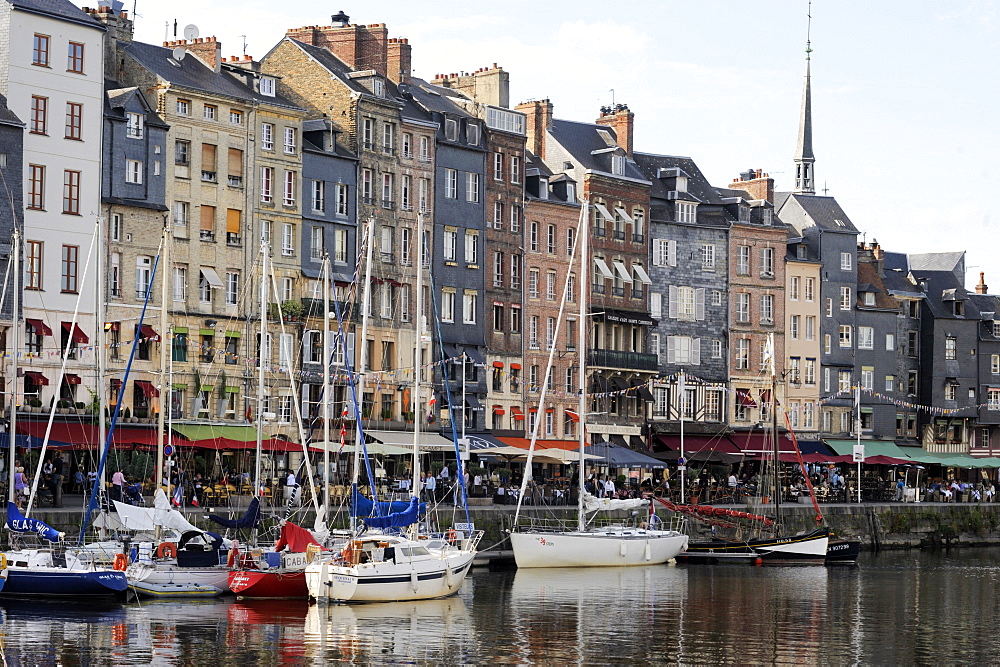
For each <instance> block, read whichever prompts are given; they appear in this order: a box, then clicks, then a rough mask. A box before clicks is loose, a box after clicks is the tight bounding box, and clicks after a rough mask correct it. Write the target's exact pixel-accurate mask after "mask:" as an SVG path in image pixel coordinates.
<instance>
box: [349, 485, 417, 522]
mask: <svg viewBox="0 0 1000 667" xmlns="http://www.w3.org/2000/svg"><path fill="white" fill-rule="evenodd" d="M352 495H353V498H354V500H353V502H352V503H351V504H352V506H353V509H354V516H360V517H367V516H371V515H372V514H373V513H374V512H375V502H374V501H373V500H371V499H369V498H366V497H365V496H363V495H361V494H360V493H359V492H358V490H357V487H354V493H353V494H352ZM413 500H415V498H414V499H410V500H409V501H407V500H394V501H392V502H384V501H382V502H379V503H378V513H379V514H380V515H382V516H385V515H386V514H391V513H393V512H405V511H407V510H408V509H409V507H410V505H411V503H412V502H413ZM426 511H427V503H420V514H423V513H425V512H426Z"/></svg>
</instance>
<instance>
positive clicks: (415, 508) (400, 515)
mask: <svg viewBox="0 0 1000 667" xmlns="http://www.w3.org/2000/svg"><path fill="white" fill-rule="evenodd" d="M420 512H421V503H420V501H418V500H417V499H416V498H410V503H409V507H407V508H406V509H405V510H403V511H402V512H392V513H390V514H389V515H388V516H375V517H367V518H365V519H362V520H363V521H364V522H365V525H366V526H368V527H369V528H403V527H404V526H409V525H412V524H414V523H416V522H417V519H418V518H419V517H420Z"/></svg>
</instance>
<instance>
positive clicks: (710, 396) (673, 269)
mask: <svg viewBox="0 0 1000 667" xmlns="http://www.w3.org/2000/svg"><path fill="white" fill-rule="evenodd" d="M635 161H636V164H637V165H638V167H639V169H640V170H642V172H643V174H644V175H645V177H646V178H647V179H648V180H649V181H650V182H651V183H652V185H651V187H650V221H649V235H650V242H651V249H652V256H651V260H652V261H651V262H650V263H649V276H650V278H651V279H652V281H653V284H652V285H651V286H650V310H651V315H652V318H653V320H654V321H655V322H656V324H655V326H654V327H653V328H652V329H651V332H650V337H649V351H650V352H652V353H653V354H655V355H656V356H657V362H658V370H659V375H660V377H661V379H660V380H657V381H655V382H654V385H653V394H654V398H656V401H655V402H654V404H653V420H652V427H653V429H652V430H653V431H654V432H656V433H675V432H677V430H678V421H679V418H680V410H681V400H680V396H679V382H678V379H677V377H676V375H677V374H678V373H680V372H681V371H684V372H685V374H686V375H687V377H686V379H685V387H686V390H687V391H688V392H694V400H695V404H694V406H692V408H691V412H690V414H688V415H686V416H685V419H686V420H687V421H689V422H691V423H690V424H689V425H688V426H687V429H688V432H699V431H701V432H706V433H709V432H715V431H718V430H719V428H720V426H721V425H722V424H724V423H725V414H724V412H725V401H724V400H722V391H721V387H722V386H724V385H725V383H726V380H727V374H728V364H727V357H728V352H727V348H728V346H727V344H726V343H727V341H726V336H725V335H724V333H723V332H724V331H725V330H726V328H727V327H728V308H727V304H728V266H729V258H728V241H727V237H728V231H729V225H730V219H729V215H728V213H727V212H726V210H725V208H724V206H723V203H722V199H721V197H720V196H719V194H718V192H716V190H715V188H713V187H712V186H711V184H710V183H709V182H708V181H707V179H706V178H705V177H704V175H703V174H702V173H701V170H700V169H699V168H698V166H697V164H695V162H694V160H692V159H691V158H686V157H674V156H666V155H651V154H647V153H636V154H635ZM692 204H693V205H694V207H693V208H694V213H693V215H690V216H688V215H685V213H686V212H687V210H690V209H687V210H685V206H690V205H692ZM685 292H687V293H689V294H690V295H691V296H692V297H693V299H694V305H695V308H694V312H693V313H685V312H683V311H684V308H683V307H681V301H682V300H685V299H686V294H685Z"/></svg>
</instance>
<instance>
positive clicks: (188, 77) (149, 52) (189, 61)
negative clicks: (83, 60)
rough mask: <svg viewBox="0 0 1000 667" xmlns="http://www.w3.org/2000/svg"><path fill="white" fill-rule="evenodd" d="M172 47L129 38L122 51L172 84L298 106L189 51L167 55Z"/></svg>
mask: <svg viewBox="0 0 1000 667" xmlns="http://www.w3.org/2000/svg"><path fill="white" fill-rule="evenodd" d="M171 51H172V49H167V48H164V47H162V46H154V45H153V44H144V43H143V42H132V43H131V44H129V45H128V46H126V47H125V52H126V53H128V54H129V55H130V56H131V57H132V58H134V59H135V61H136V62H137V63H139V64H140V65H142V66H143V67H145V68H146V69H148V70H149V71H150V72H152V73H153V74H155V75H156V76H158V77H160V78H161V79H163V80H164V81H169V82H170V83H171V84H173V85H176V86H181V87H183V88H188V89H191V90H198V91H202V92H205V93H211V94H213V95H224V96H227V97H231V98H234V99H238V100H256V101H258V102H263V103H264V104H273V105H276V106H283V107H288V108H291V109H298V108H299V107H297V106H296V105H294V104H292V103H291V102H289V101H288V100H287V99H285V98H284V97H282V96H280V95H275V96H274V97H271V96H269V95H261V94H260V93H257V92H255V91H254V90H253V89H251V88H249V87H247V86H244V85H243V84H242V83H240V82H239V81H238V80H237V79H235V78H234V77H232V76H230V75H228V74H224V73H216V71H215V70H214V69H212V68H211V67H208V66H207V65H206V64H205V63H203V62H202V61H201V60H199V59H198V58H196V57H194V56H193V55H190V54H188V55H187V56H186V57H185V58H184V59H183V60H182V61H180V62H179V63H178V62H177V61H176V60H174V59H173V58H172V57H170V56H171Z"/></svg>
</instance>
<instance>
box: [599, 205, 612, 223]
mask: <svg viewBox="0 0 1000 667" xmlns="http://www.w3.org/2000/svg"><path fill="white" fill-rule="evenodd" d="M594 208H596V209H597V210H598V211H600V212H601V215H602V216H604V219H605V220H614V219H615V216H613V215H611V211H609V210H608V209H607V208H605V207H604V204H594Z"/></svg>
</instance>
